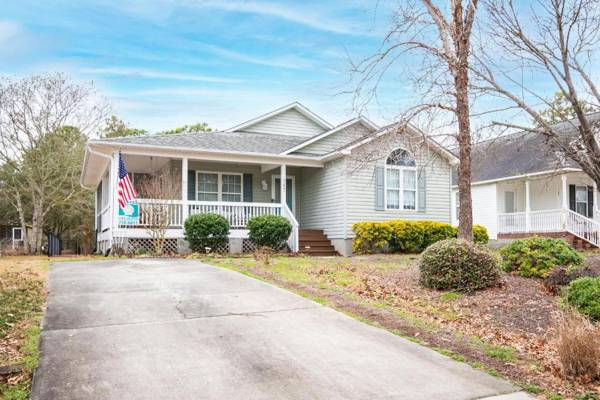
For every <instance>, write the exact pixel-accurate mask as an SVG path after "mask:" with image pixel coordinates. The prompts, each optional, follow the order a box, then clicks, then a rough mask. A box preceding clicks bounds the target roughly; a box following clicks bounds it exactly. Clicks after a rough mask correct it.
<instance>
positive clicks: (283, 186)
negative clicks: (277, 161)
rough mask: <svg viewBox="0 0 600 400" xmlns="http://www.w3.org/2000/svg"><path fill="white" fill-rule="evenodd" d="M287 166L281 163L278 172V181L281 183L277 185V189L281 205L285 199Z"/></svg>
mask: <svg viewBox="0 0 600 400" xmlns="http://www.w3.org/2000/svg"><path fill="white" fill-rule="evenodd" d="M286 170H287V168H286V165H285V164H281V172H280V177H279V179H280V182H281V184H280V185H279V189H280V192H279V193H280V200H281V206H282V207H283V205H284V204H285V200H286V199H287V185H286V183H287V171H286Z"/></svg>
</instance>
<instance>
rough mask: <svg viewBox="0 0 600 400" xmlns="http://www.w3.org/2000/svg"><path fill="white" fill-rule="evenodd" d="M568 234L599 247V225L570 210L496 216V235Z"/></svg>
mask: <svg viewBox="0 0 600 400" xmlns="http://www.w3.org/2000/svg"><path fill="white" fill-rule="evenodd" d="M526 232H531V233H536V232H540V233H541V232H569V233H572V234H573V235H575V236H578V237H580V238H582V239H585V240H587V241H588V242H590V243H592V244H593V245H595V246H600V223H599V222H598V221H595V220H593V219H591V218H587V217H586V216H584V215H581V214H578V213H576V212H575V211H572V210H566V209H556V210H540V211H531V212H529V213H526V212H518V213H506V214H498V233H526Z"/></svg>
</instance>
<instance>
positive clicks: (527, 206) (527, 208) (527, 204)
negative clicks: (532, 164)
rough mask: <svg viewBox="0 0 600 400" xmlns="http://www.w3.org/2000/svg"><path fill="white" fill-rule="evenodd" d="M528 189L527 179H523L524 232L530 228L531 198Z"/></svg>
mask: <svg viewBox="0 0 600 400" xmlns="http://www.w3.org/2000/svg"><path fill="white" fill-rule="evenodd" d="M529 191H530V190H529V179H525V232H529V231H530V230H531V199H530V196H529Z"/></svg>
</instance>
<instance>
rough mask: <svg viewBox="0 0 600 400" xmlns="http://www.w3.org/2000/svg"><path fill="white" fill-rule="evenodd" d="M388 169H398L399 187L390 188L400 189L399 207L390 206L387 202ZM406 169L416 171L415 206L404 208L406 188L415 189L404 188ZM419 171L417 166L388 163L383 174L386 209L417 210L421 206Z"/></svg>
mask: <svg viewBox="0 0 600 400" xmlns="http://www.w3.org/2000/svg"><path fill="white" fill-rule="evenodd" d="M388 170H396V171H398V179H399V182H398V184H399V187H398V188H397V189H396V188H393V189H390V190H398V192H399V201H400V203H399V208H390V207H388V202H387V192H388V187H387V176H388ZM404 171H414V173H415V189H414V192H415V208H414V209H410V208H404V190H408V191H413V189H404ZM417 175H418V171H417V167H403V166H399V165H387V164H386V166H385V173H384V174H383V202H384V204H383V205H384V210H385V211H402V212H417V210H418V208H419V182H418V176H417Z"/></svg>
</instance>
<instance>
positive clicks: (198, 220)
mask: <svg viewBox="0 0 600 400" xmlns="http://www.w3.org/2000/svg"><path fill="white" fill-rule="evenodd" d="M184 229H185V240H187V241H188V243H189V244H190V249H191V250H192V251H193V252H197V253H204V252H205V251H206V250H207V248H209V249H210V251H215V250H217V249H218V248H219V247H221V246H224V245H226V244H227V236H228V235H229V222H227V219H225V217H223V216H222V215H218V214H196V215H191V216H190V217H189V218H188V219H186V220H185V223H184Z"/></svg>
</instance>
